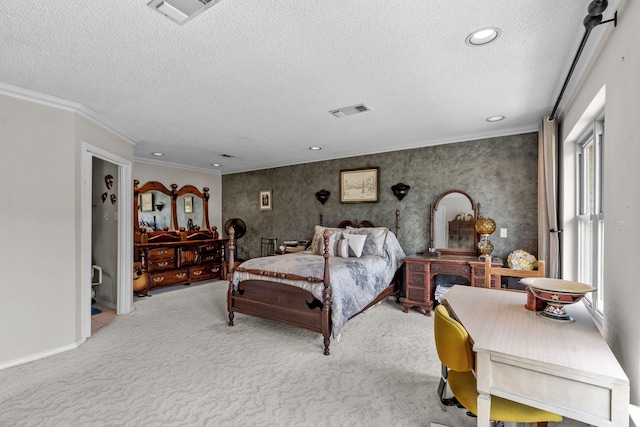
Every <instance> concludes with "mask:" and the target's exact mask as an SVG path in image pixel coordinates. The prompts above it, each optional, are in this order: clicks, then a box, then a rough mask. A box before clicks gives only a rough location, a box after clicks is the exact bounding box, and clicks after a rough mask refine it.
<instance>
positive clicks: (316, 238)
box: [309, 225, 344, 255]
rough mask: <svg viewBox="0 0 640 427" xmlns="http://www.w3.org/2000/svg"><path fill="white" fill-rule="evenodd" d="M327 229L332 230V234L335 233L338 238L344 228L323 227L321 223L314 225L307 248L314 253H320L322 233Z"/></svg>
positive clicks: (321, 250) (321, 249) (321, 251)
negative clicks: (309, 244)
mask: <svg viewBox="0 0 640 427" xmlns="http://www.w3.org/2000/svg"><path fill="white" fill-rule="evenodd" d="M327 229H328V230H329V231H331V232H333V235H335V236H336V238H337V239H340V237H342V232H343V231H344V228H329V227H323V226H321V225H316V227H315V230H314V232H313V239H311V246H310V247H309V250H310V251H311V252H313V253H314V254H318V255H322V253H323V249H324V248H323V247H322V245H321V244H320V242H322V240H323V236H322V234H323V233H324V230H327ZM329 238H331V237H329Z"/></svg>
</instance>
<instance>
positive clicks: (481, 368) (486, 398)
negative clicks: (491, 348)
mask: <svg viewBox="0 0 640 427" xmlns="http://www.w3.org/2000/svg"><path fill="white" fill-rule="evenodd" d="M476 383H477V385H476V386H477V387H478V414H477V415H478V418H477V426H478V427H490V426H491V418H490V416H491V394H489V390H491V357H490V356H489V355H488V354H482V353H476Z"/></svg>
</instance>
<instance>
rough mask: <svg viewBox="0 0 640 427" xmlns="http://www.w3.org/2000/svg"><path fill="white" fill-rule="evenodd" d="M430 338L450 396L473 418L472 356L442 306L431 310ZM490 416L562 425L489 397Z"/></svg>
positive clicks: (539, 411) (548, 414)
mask: <svg viewBox="0 0 640 427" xmlns="http://www.w3.org/2000/svg"><path fill="white" fill-rule="evenodd" d="M434 335H435V341H436V350H437V351H438V357H439V358H440V361H441V362H442V364H443V365H445V366H447V367H448V368H449V372H448V375H447V376H448V382H449V388H450V389H451V392H452V393H453V395H454V396H455V397H456V399H457V400H458V402H460V403H461V404H462V405H463V406H464V407H465V408H467V410H468V411H469V412H471V413H473V414H474V415H477V414H478V388H477V385H476V377H475V375H474V374H473V371H472V369H473V367H474V354H473V351H472V349H471V342H470V340H469V334H468V333H467V330H466V329H465V328H464V327H463V326H462V325H461V324H460V322H458V321H457V320H455V319H453V318H452V317H451V316H450V315H449V312H448V311H447V309H446V308H445V307H444V306H443V305H438V306H437V307H436V309H435V318H434ZM490 414H491V415H490V418H491V419H492V420H499V421H506V422H516V423H538V427H546V426H547V423H548V422H549V421H553V422H560V421H562V416H561V415H558V414H554V413H553V412H548V411H544V410H542V409H538V408H534V407H531V406H527V405H523V404H521V403H517V402H514V401H512V400H508V399H503V398H501V397H498V396H491V412H490Z"/></svg>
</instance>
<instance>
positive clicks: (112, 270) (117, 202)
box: [79, 143, 133, 341]
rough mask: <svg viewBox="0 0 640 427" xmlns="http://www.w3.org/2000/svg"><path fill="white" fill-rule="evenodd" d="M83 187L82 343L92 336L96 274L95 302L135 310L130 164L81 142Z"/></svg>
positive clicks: (120, 309)
mask: <svg viewBox="0 0 640 427" xmlns="http://www.w3.org/2000/svg"><path fill="white" fill-rule="evenodd" d="M82 183H83V185H82V212H83V214H82V216H83V218H82V241H83V244H82V260H81V266H82V274H81V290H80V292H79V296H80V304H79V307H80V308H81V316H80V318H81V322H80V325H81V331H82V338H83V341H84V340H85V339H86V338H89V337H90V336H91V323H92V322H91V311H92V310H91V309H92V290H93V288H94V286H92V279H93V280H94V281H97V278H96V277H94V276H95V274H94V272H95V271H97V270H100V269H101V270H102V284H100V285H98V286H96V289H95V299H96V300H97V301H99V302H100V303H101V304H103V305H104V306H106V307H110V308H113V309H115V312H116V313H117V314H118V315H119V314H125V313H129V312H131V310H132V307H133V289H132V268H133V267H132V263H133V261H132V260H133V254H132V247H133V241H132V239H133V233H132V228H133V225H132V217H133V215H132V205H133V202H132V201H133V199H132V198H133V195H132V191H133V188H132V182H131V162H130V161H128V160H126V159H123V158H120V157H118V156H116V155H114V154H112V153H109V152H107V151H104V150H102V149H99V148H97V147H94V146H91V145H89V144H86V143H83V161H82ZM94 266H97V267H98V269H96V268H95V267H94Z"/></svg>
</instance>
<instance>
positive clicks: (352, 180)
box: [340, 167, 380, 203]
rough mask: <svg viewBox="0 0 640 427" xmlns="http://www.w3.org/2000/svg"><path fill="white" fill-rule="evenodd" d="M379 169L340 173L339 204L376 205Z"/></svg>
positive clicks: (343, 171) (342, 171)
mask: <svg viewBox="0 0 640 427" xmlns="http://www.w3.org/2000/svg"><path fill="white" fill-rule="evenodd" d="M379 182H380V168H377V167H373V168H361V169H349V170H341V171H340V203H378V196H379Z"/></svg>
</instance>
